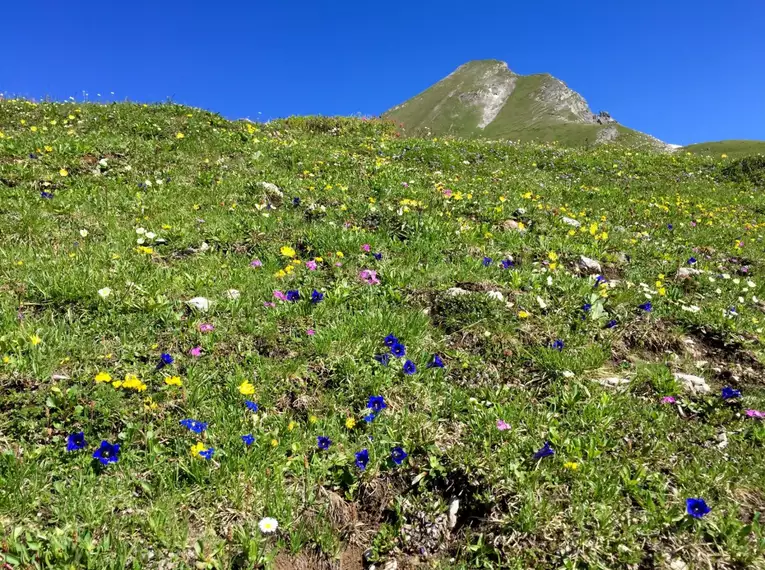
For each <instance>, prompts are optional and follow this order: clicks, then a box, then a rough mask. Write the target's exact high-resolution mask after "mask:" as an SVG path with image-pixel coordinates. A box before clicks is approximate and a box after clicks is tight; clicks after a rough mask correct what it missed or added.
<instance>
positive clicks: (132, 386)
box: [122, 374, 147, 392]
mask: <svg viewBox="0 0 765 570" xmlns="http://www.w3.org/2000/svg"><path fill="white" fill-rule="evenodd" d="M122 387H123V388H125V389H127V390H135V391H136V392H144V391H146V388H147V386H146V384H144V383H143V382H141V380H140V379H139V378H138V376H136V375H135V374H125V380H124V382H122Z"/></svg>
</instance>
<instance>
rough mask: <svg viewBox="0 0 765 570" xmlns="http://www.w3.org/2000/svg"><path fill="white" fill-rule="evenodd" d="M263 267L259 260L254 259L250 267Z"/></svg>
mask: <svg viewBox="0 0 765 570" xmlns="http://www.w3.org/2000/svg"><path fill="white" fill-rule="evenodd" d="M262 266H263V262H262V261H260V260H259V259H253V260H252V261H250V267H262Z"/></svg>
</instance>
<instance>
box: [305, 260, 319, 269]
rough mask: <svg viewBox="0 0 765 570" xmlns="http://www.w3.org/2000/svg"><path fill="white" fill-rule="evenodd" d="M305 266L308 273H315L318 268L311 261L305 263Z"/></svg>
mask: <svg viewBox="0 0 765 570" xmlns="http://www.w3.org/2000/svg"><path fill="white" fill-rule="evenodd" d="M305 266H306V269H308V271H316V268H317V267H318V266H317V265H316V262H315V261H314V260H313V259H312V260H310V261H306V262H305Z"/></svg>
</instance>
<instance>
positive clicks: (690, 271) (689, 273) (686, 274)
mask: <svg viewBox="0 0 765 570" xmlns="http://www.w3.org/2000/svg"><path fill="white" fill-rule="evenodd" d="M700 274H701V271H699V270H698V269H694V268H693V267H681V268H680V269H678V270H677V278H678V279H690V278H691V277H693V276H694V275H700Z"/></svg>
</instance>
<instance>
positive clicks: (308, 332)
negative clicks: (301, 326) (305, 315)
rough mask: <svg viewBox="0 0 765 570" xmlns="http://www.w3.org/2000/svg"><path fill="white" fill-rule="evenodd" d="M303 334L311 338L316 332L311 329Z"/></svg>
mask: <svg viewBox="0 0 765 570" xmlns="http://www.w3.org/2000/svg"><path fill="white" fill-rule="evenodd" d="M305 334H307V335H308V336H313V335H315V334H316V331H315V330H313V329H308V330H307V331H305Z"/></svg>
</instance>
